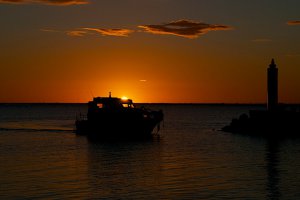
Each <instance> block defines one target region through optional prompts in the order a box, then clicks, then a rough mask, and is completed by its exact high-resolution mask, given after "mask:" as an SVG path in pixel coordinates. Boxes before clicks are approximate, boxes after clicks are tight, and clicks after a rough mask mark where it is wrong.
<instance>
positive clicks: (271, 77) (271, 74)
mask: <svg viewBox="0 0 300 200" xmlns="http://www.w3.org/2000/svg"><path fill="white" fill-rule="evenodd" d="M277 106H278V68H277V67H276V64H275V61H274V59H272V61H271V64H270V65H269V68H268V110H269V111H274V110H276V109H277Z"/></svg>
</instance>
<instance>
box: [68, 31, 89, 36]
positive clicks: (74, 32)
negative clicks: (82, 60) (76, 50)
mask: <svg viewBox="0 0 300 200" xmlns="http://www.w3.org/2000/svg"><path fill="white" fill-rule="evenodd" d="M66 33H67V35H69V36H74V37H83V36H85V35H86V34H87V31H66Z"/></svg>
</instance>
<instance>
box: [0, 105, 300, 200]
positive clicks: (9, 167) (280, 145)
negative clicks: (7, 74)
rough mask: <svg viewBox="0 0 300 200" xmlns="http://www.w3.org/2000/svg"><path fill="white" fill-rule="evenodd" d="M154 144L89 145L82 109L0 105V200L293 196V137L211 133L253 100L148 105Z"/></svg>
mask: <svg viewBox="0 0 300 200" xmlns="http://www.w3.org/2000/svg"><path fill="white" fill-rule="evenodd" d="M151 107H153V108H154V109H163V110H164V112H165V123H164V128H162V131H161V132H160V133H161V138H160V140H158V139H155V140H153V141H147V142H110V143H107V142H106V143H105V142H102V143H99V142H98V143H93V142H90V141H88V140H87V139H86V138H85V137H80V136H76V135H75V134H74V133H73V129H74V119H75V116H76V113H79V112H80V111H82V112H85V110H86V107H85V105H76V104H74V105H72V104H70V105H66V104H61V105H60V104H57V105H32V104H31V105H30V104H27V105H3V104H2V105H0V113H1V114H0V199H298V198H300V191H299V188H300V160H299V157H300V145H299V144H300V140H299V139H293V140H292V139H290V140H289V139H286V140H282V141H267V140H266V139H263V138H257V137H249V136H242V135H233V134H229V133H223V132H221V131H219V129H220V128H221V127H222V126H224V125H225V124H227V123H229V122H230V121H231V118H232V117H236V116H238V115H240V114H241V113H243V112H247V110H249V109H253V108H257V107H255V106H225V105H217V106H216V105H215V106H213V105H155V106H153V105H152V106H151Z"/></svg>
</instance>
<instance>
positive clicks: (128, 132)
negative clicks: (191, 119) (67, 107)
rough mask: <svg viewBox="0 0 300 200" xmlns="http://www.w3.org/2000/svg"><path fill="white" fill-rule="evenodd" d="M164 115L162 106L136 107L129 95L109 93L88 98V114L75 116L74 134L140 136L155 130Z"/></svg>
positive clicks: (110, 137)
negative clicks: (112, 94)
mask: <svg viewBox="0 0 300 200" xmlns="http://www.w3.org/2000/svg"><path fill="white" fill-rule="evenodd" d="M163 119H164V114H163V111H162V110H159V111H152V110H150V109H146V108H145V107H143V106H142V107H139V108H138V107H136V106H135V104H134V103H133V101H132V100H131V99H122V98H117V97H111V93H110V94H109V97H95V98H94V99H93V101H90V102H88V112H87V115H85V116H83V115H80V116H79V117H77V119H76V122H75V125H76V133H77V134H80V135H87V136H88V137H90V138H97V139H140V138H150V137H152V136H153V135H154V134H157V133H158V131H159V130H160V123H161V122H162V121H163ZM155 127H157V129H156V130H157V131H156V132H155V133H153V131H154V129H155Z"/></svg>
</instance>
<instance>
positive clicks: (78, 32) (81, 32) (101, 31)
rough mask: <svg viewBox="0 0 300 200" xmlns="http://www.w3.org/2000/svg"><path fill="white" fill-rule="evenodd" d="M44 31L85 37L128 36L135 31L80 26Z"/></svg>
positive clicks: (45, 30) (44, 30)
mask: <svg viewBox="0 0 300 200" xmlns="http://www.w3.org/2000/svg"><path fill="white" fill-rule="evenodd" d="M40 31H43V32H56V33H65V34H67V35H69V36H73V37H83V36H86V35H95V34H97V35H101V36H116V37H128V36H129V34H131V33H133V32H134V30H130V29H121V28H116V29H105V28H78V29H74V30H68V31H59V30H53V29H40Z"/></svg>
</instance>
